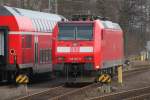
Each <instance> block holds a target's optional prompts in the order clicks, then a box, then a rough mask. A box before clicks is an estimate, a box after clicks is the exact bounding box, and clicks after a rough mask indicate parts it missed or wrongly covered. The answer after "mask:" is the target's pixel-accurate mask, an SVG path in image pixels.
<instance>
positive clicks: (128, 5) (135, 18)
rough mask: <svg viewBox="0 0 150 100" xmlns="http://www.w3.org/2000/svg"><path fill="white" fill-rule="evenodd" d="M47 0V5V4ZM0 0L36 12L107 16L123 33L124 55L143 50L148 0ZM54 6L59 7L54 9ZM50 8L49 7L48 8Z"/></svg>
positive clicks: (146, 37) (148, 20)
mask: <svg viewBox="0 0 150 100" xmlns="http://www.w3.org/2000/svg"><path fill="white" fill-rule="evenodd" d="M49 1H50V7H49V6H48V5H49ZM55 1H56V0H0V4H1V5H9V6H13V7H20V8H26V9H33V10H38V11H45V12H53V13H55V12H56V11H57V13H58V14H61V15H63V16H65V17H69V16H70V15H72V14H94V15H100V16H104V17H109V19H110V20H112V21H115V22H118V23H120V25H121V27H122V28H123V31H124V32H125V35H124V40H125V52H126V55H129V54H137V53H139V52H140V51H141V50H144V49H145V48H144V47H145V44H146V41H148V40H149V39H150V34H149V32H150V28H149V26H150V25H149V23H150V1H149V0H57V4H56V2H55ZM56 6H57V7H58V9H56ZM48 8H49V9H48Z"/></svg>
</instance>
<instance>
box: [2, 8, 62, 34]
mask: <svg viewBox="0 0 150 100" xmlns="http://www.w3.org/2000/svg"><path fill="white" fill-rule="evenodd" d="M0 16H14V17H15V19H16V22H17V24H18V27H19V29H20V30H27V29H28V30H31V31H41V32H51V31H52V29H53V27H54V26H55V24H56V23H57V22H58V21H61V19H62V18H63V17H62V16H60V15H57V14H52V13H44V12H38V11H32V10H26V9H21V8H15V7H8V6H0ZM25 17H26V18H28V19H30V20H31V23H32V26H33V27H34V29H29V26H28V24H27V22H25V20H23V19H20V18H25ZM22 24H23V25H22Z"/></svg>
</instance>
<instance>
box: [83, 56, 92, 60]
mask: <svg viewBox="0 0 150 100" xmlns="http://www.w3.org/2000/svg"><path fill="white" fill-rule="evenodd" d="M84 59H85V60H93V57H92V56H86V57H85V58H84Z"/></svg>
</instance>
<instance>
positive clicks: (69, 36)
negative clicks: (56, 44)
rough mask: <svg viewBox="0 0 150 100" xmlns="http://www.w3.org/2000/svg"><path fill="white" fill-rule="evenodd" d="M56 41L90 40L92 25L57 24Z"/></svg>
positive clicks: (91, 37)
mask: <svg viewBox="0 0 150 100" xmlns="http://www.w3.org/2000/svg"><path fill="white" fill-rule="evenodd" d="M58 27H59V33H58V40H92V39H93V23H82V24H81V23H80V24H77V23H59V24H58Z"/></svg>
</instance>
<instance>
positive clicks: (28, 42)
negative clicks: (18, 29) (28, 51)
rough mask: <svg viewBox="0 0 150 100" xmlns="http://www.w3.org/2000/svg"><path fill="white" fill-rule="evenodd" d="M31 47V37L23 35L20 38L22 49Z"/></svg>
mask: <svg viewBox="0 0 150 100" xmlns="http://www.w3.org/2000/svg"><path fill="white" fill-rule="evenodd" d="M31 47H32V36H31V35H23V36H22V48H31Z"/></svg>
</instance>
